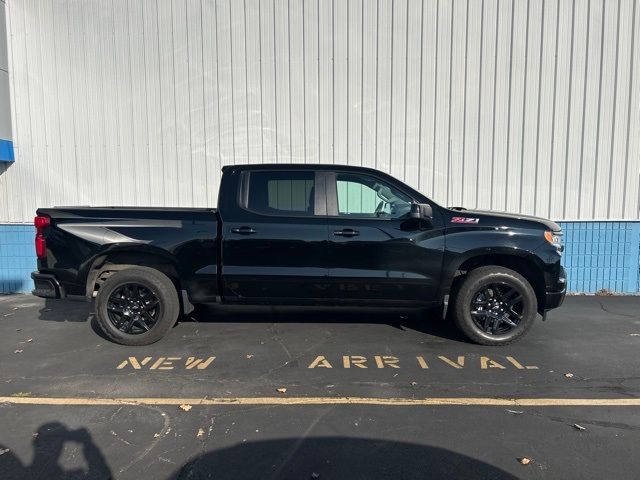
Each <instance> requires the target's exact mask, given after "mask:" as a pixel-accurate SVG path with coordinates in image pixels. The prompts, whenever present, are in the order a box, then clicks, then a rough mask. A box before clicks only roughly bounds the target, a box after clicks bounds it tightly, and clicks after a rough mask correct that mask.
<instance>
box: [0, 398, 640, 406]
mask: <svg viewBox="0 0 640 480" xmlns="http://www.w3.org/2000/svg"><path fill="white" fill-rule="evenodd" d="M0 403H10V404H20V405H62V406H71V405H86V406H98V405H183V404H188V405H384V406H391V407H393V406H432V405H445V406H446V405H478V406H511V407H517V406H519V407H555V406H557V407H638V406H640V398H490V397H449V398H438V397H434V398H369V397H284V396H283V397H228V398H226V397H219V398H206V397H205V398H159V397H140V398H135V397H124V398H106V397H104V398H91V397H28V396H16V397H0Z"/></svg>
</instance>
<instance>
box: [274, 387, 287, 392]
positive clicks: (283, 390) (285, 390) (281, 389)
mask: <svg viewBox="0 0 640 480" xmlns="http://www.w3.org/2000/svg"><path fill="white" fill-rule="evenodd" d="M276 391H277V392H278V393H287V389H286V388H284V387H282V388H276Z"/></svg>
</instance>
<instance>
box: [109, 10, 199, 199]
mask: <svg viewBox="0 0 640 480" xmlns="http://www.w3.org/2000/svg"><path fill="white" fill-rule="evenodd" d="M111 5H112V6H113V2H112V4H111ZM159 11H160V9H159V8H158V6H156V25H157V26H158V28H157V29H156V44H157V47H158V89H159V93H160V94H159V95H158V97H160V98H159V100H160V171H161V172H163V173H164V169H165V151H164V142H163V141H162V137H163V136H164V115H163V114H162V111H163V107H162V104H163V102H162V75H161V74H160V72H161V66H160V65H161V64H162V60H161V58H160V55H161V54H162V53H161V52H162V49H161V48H160V14H159V13H158V12H159ZM203 77H204V76H203ZM202 89H203V92H204V84H203V86H202ZM115 90H117V89H115ZM116 95H117V93H116ZM116 110H117V109H116ZM205 149H206V145H205ZM205 151H206V150H205ZM205 156H206V153H205ZM208 177H209V175H208V172H207V178H208ZM161 182H162V183H161V186H162V197H161V198H162V199H163V205H164V206H166V204H167V201H166V198H167V195H166V187H165V183H166V180H165V176H164V175H162V176H161Z"/></svg>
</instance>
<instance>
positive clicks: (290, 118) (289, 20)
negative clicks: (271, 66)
mask: <svg viewBox="0 0 640 480" xmlns="http://www.w3.org/2000/svg"><path fill="white" fill-rule="evenodd" d="M290 2H291V0H287V58H288V59H289V60H288V62H287V69H288V70H287V72H288V75H289V81H288V82H287V83H288V84H289V94H288V95H287V97H288V99H289V162H291V161H292V154H293V135H292V130H291V123H293V122H292V121H291V120H292V117H291V92H292V88H291V8H290V7H291V3H290ZM245 34H246V28H245ZM246 52H247V43H246V37H245V65H246V62H247V53H246ZM248 111H249V109H247V134H248V133H249V113H248ZM248 147H249V136H248V135H247V152H248V151H249V148H248ZM291 196H292V197H291V198H292V201H293V189H292V190H291Z"/></svg>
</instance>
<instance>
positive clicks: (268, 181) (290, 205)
mask: <svg viewBox="0 0 640 480" xmlns="http://www.w3.org/2000/svg"><path fill="white" fill-rule="evenodd" d="M314 191H315V189H314V173H313V172H312V171H309V172H306V171H299V172H294V171H289V172H287V171H264V172H262V171H258V172H251V174H250V176H249V205H248V208H249V209H250V210H253V211H254V212H258V213H265V214H268V215H313V211H314V196H315V193H314Z"/></svg>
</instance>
